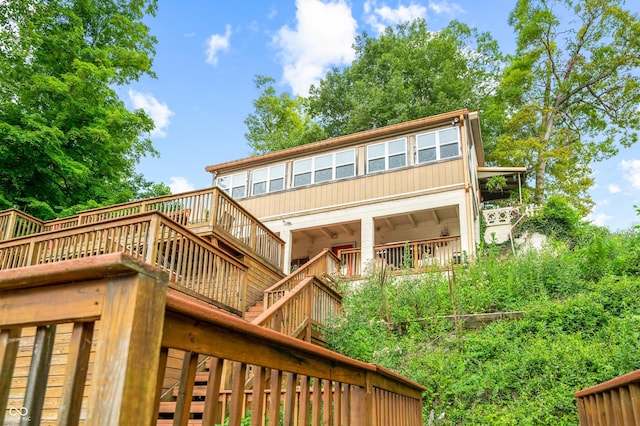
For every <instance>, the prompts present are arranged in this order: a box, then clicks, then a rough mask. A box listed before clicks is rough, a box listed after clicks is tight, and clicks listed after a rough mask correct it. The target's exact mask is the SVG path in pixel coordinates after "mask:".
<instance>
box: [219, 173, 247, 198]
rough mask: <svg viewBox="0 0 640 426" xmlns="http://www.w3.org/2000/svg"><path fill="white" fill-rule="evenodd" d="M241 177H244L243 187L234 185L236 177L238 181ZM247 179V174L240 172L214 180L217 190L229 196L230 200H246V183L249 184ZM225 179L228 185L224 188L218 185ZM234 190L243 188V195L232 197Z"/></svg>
mask: <svg viewBox="0 0 640 426" xmlns="http://www.w3.org/2000/svg"><path fill="white" fill-rule="evenodd" d="M242 175H244V179H243V182H244V185H234V180H235V178H236V177H240V179H242ZM247 177H248V173H247V172H246V171H245V172H240V173H233V174H230V175H225V176H219V177H218V178H217V179H216V186H217V187H218V188H220V189H221V190H222V191H223V192H225V193H226V194H227V195H229V196H230V197H231V198H233V199H234V200H236V199H242V198H247V197H248V194H247V192H248V191H247V189H248V183H249V182H248V180H247ZM227 179H228V181H229V184H228V186H227V187H226V188H225V187H223V186H222V185H221V184H220V183H221V181H223V182H224V181H225V180H227ZM236 188H244V195H243V196H241V197H234V195H233V192H234V190H235V189H236Z"/></svg>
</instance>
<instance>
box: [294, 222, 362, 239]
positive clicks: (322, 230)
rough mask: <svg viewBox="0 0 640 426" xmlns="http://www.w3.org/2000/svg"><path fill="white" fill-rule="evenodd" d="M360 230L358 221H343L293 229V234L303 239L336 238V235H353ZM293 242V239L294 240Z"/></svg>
mask: <svg viewBox="0 0 640 426" xmlns="http://www.w3.org/2000/svg"><path fill="white" fill-rule="evenodd" d="M359 230H360V222H359V221H353V222H343V223H333V224H330V225H323V226H318V227H316V228H307V229H298V230H296V231H294V235H296V234H297V237H295V238H296V239H297V238H299V237H300V236H302V237H303V238H305V239H308V240H311V241H314V240H317V239H320V238H331V239H336V238H338V236H345V235H349V236H353V235H355V234H356V232H357V231H359ZM294 242H295V241H294Z"/></svg>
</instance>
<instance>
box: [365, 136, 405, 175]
mask: <svg viewBox="0 0 640 426" xmlns="http://www.w3.org/2000/svg"><path fill="white" fill-rule="evenodd" d="M406 165H407V140H406V139H404V138H403V139H396V140H393V141H389V142H382V143H377V144H373V145H369V146H367V173H373V172H379V171H381V170H389V169H396V168H398V167H404V166H406Z"/></svg>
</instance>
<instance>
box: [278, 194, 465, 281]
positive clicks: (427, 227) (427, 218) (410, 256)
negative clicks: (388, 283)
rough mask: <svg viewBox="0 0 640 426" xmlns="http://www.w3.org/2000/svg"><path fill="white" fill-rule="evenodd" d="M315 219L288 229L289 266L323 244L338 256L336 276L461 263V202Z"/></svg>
mask: <svg viewBox="0 0 640 426" xmlns="http://www.w3.org/2000/svg"><path fill="white" fill-rule="evenodd" d="M371 213H372V214H370V216H369V217H364V218H362V219H360V220H351V221H344V222H334V223H327V224H319V225H317V226H313V227H308V228H302V229H295V230H292V231H291V235H290V238H291V243H292V244H291V245H290V247H291V252H290V258H291V261H290V265H291V268H292V270H293V269H295V268H297V267H299V266H300V265H302V264H304V262H306V261H307V260H308V259H310V258H312V257H313V256H315V255H316V254H317V253H319V252H320V251H322V250H323V249H324V248H330V249H331V250H332V251H333V253H334V254H335V255H336V256H338V258H339V259H340V271H339V272H340V275H342V276H343V277H347V278H356V277H360V276H362V275H364V274H365V273H366V271H367V269H368V268H371V267H374V266H378V267H381V266H384V267H388V268H389V269H390V270H394V271H395V270H401V269H413V270H420V269H423V270H424V269H427V268H431V267H441V266H446V265H447V264H451V263H459V262H461V261H462V259H463V258H464V257H465V255H466V254H465V252H466V251H467V248H466V247H463V242H462V239H461V218H460V208H459V205H449V206H442V207H438V208H432V209H424V210H416V211H410V212H403V213H396V214H389V215H381V216H376V215H375V212H373V211H372V212H371Z"/></svg>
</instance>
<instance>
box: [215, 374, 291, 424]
mask: <svg viewBox="0 0 640 426" xmlns="http://www.w3.org/2000/svg"><path fill="white" fill-rule="evenodd" d="M266 371H267V370H266V368H264V367H261V366H258V365H254V366H253V396H252V397H253V400H252V401H251V426H262V419H263V417H264V389H265V379H266V378H265V375H266ZM293 390H294V392H295V388H294V389H293ZM203 424H209V423H205V422H204V421H203ZM285 424H293V423H286V422H285Z"/></svg>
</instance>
